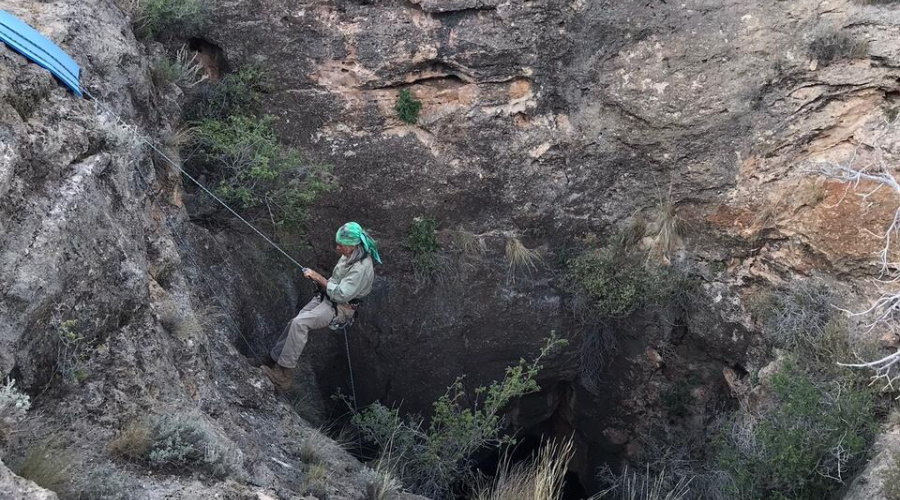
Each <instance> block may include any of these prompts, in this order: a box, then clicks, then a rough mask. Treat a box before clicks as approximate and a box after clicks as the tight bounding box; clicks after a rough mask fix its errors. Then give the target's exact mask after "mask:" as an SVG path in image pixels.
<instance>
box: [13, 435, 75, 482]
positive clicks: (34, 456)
mask: <svg viewBox="0 0 900 500" xmlns="http://www.w3.org/2000/svg"><path fill="white" fill-rule="evenodd" d="M73 468H74V460H73V459H72V456H71V455H70V454H69V453H68V452H66V451H65V450H62V449H60V448H58V447H56V446H54V445H53V444H51V443H49V442H44V443H40V444H37V445H34V446H32V447H31V448H29V450H28V454H27V455H26V456H25V460H24V461H23V462H22V463H21V464H19V466H18V467H17V468H16V469H15V473H16V474H18V475H20V476H22V477H24V478H25V479H28V480H30V481H34V482H35V483H36V484H37V485H38V486H40V487H41V488H46V489H48V490H51V491H54V492H57V493H60V492H64V491H66V490H67V489H68V488H69V486H70V485H71V484H72V473H73Z"/></svg>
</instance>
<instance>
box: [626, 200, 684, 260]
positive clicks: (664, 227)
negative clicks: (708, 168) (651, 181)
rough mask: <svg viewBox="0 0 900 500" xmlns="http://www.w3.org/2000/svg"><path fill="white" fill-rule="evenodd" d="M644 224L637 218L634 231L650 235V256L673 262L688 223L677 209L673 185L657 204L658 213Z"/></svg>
mask: <svg viewBox="0 0 900 500" xmlns="http://www.w3.org/2000/svg"><path fill="white" fill-rule="evenodd" d="M643 224H644V223H643V221H641V220H639V219H636V221H635V224H633V226H634V225H636V227H635V229H634V230H633V232H634V233H635V234H643V235H647V236H649V237H650V243H649V252H648V256H649V257H650V258H652V259H655V260H657V261H658V262H664V263H669V262H671V260H672V257H673V255H674V253H675V250H676V249H677V248H678V246H679V245H680V244H681V241H682V239H683V238H684V235H685V233H686V232H687V223H686V222H685V221H684V219H682V218H681V217H680V216H679V215H678V213H677V212H676V210H675V201H674V200H673V198H672V189H671V187H670V188H669V192H668V194H667V195H666V196H661V197H660V200H659V203H657V205H656V213H655V214H654V217H653V220H652V221H651V222H650V224H647V225H643ZM642 225H643V226H642ZM638 230H640V233H638Z"/></svg>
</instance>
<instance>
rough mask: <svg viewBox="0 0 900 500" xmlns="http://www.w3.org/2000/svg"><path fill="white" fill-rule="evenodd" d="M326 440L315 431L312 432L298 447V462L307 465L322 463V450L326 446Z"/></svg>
mask: <svg viewBox="0 0 900 500" xmlns="http://www.w3.org/2000/svg"><path fill="white" fill-rule="evenodd" d="M327 441H328V438H327V437H325V435H324V434H322V433H321V432H319V431H317V430H313V431H312V432H310V433H309V435H308V436H306V439H304V440H303V444H301V445H300V460H303V461H304V462H305V463H308V464H319V463H322V462H323V457H322V449H323V448H324V447H325V446H326V445H327Z"/></svg>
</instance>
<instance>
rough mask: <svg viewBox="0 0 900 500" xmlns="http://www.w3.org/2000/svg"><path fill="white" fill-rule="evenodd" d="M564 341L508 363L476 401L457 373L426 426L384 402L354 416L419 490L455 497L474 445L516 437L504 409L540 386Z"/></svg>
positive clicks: (477, 393)
mask: <svg viewBox="0 0 900 500" xmlns="http://www.w3.org/2000/svg"><path fill="white" fill-rule="evenodd" d="M565 343H566V342H565V341H564V340H561V339H558V338H557V337H556V336H555V335H551V337H550V338H549V339H548V340H547V342H546V344H545V345H544V347H543V348H542V349H541V352H540V354H539V355H538V356H537V357H536V358H535V359H534V360H533V361H531V362H530V363H529V362H526V361H525V360H524V359H523V360H521V361H520V362H519V363H518V364H517V365H514V366H511V367H509V368H507V369H506V375H505V376H504V378H503V380H501V381H495V382H494V383H492V384H491V385H489V386H487V387H485V386H481V387H479V388H477V389H476V390H475V402H474V404H471V405H467V404H466V393H465V389H464V387H463V383H462V379H461V378H459V379H457V380H456V382H454V383H453V384H452V385H451V386H450V387H448V388H447V392H446V393H444V395H443V396H441V397H440V398H438V400H437V401H435V403H434V411H433V413H432V415H431V419H430V423H429V424H427V426H426V424H425V423H424V419H423V418H422V417H420V416H417V415H410V416H407V417H406V418H403V417H401V416H400V412H399V411H398V410H397V409H393V408H388V407H386V406H384V405H382V404H381V403H375V404H373V405H370V406H369V407H367V408H365V409H364V410H363V411H361V412H360V413H358V414H356V415H354V417H353V419H352V422H353V424H354V425H356V426H357V427H358V428H359V431H360V433H361V434H362V436H363V438H364V439H366V440H367V441H368V442H370V443H372V444H374V445H376V446H377V447H378V449H379V450H380V454H381V458H382V459H383V460H386V461H388V462H389V463H392V464H396V471H397V474H398V475H399V477H400V478H401V479H402V480H403V482H404V483H405V484H406V485H407V486H408V487H410V488H411V489H412V490H413V491H414V492H416V493H418V494H420V495H424V496H427V497H429V498H434V499H437V500H439V499H444V498H451V497H452V495H451V490H452V487H453V485H454V484H455V483H456V482H457V481H459V480H460V479H461V478H462V477H463V476H464V474H465V473H466V471H468V470H469V466H470V465H471V464H470V463H469V461H470V459H471V457H472V454H473V453H474V452H475V451H477V450H479V449H482V448H484V447H490V446H499V445H500V444H502V443H508V442H511V441H512V438H510V437H508V436H503V435H502V432H501V431H502V429H503V427H504V419H503V414H502V410H503V409H504V408H505V407H506V406H507V405H508V404H509V403H510V402H511V401H513V400H514V399H516V398H519V397H521V396H523V395H525V394H529V393H532V392H536V391H538V390H540V387H539V386H538V384H537V382H536V381H535V376H536V375H537V374H538V372H539V371H540V370H541V368H542V366H541V364H540V363H541V361H542V360H543V359H544V357H546V356H547V355H548V354H550V353H551V352H552V351H553V350H554V349H555V348H557V347H559V346H561V345H564V344H565Z"/></svg>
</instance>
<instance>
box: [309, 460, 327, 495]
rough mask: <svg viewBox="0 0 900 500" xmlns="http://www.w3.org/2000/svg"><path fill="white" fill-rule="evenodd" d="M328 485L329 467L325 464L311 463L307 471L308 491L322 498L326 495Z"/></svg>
mask: <svg viewBox="0 0 900 500" xmlns="http://www.w3.org/2000/svg"><path fill="white" fill-rule="evenodd" d="M327 485H328V468H326V467H325V465H324V464H310V466H309V469H308V470H307V471H306V481H305V486H306V491H307V493H309V494H311V495H315V496H317V497H320V498H324V497H326V495H327V493H326V486H327Z"/></svg>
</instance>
